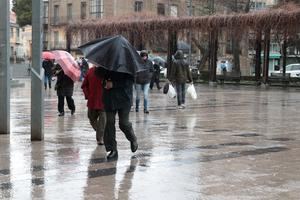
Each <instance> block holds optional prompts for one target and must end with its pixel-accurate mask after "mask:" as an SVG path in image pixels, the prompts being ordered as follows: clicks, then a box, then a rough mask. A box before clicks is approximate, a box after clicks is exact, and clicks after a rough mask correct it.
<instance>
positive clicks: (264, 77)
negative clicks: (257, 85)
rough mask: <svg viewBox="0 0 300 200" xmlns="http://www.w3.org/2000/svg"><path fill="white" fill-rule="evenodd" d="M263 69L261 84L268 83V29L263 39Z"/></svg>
mask: <svg viewBox="0 0 300 200" xmlns="http://www.w3.org/2000/svg"><path fill="white" fill-rule="evenodd" d="M264 41H265V42H264V68H263V83H264V84H266V83H268V77H269V57H270V29H269V30H266V31H265V39H264Z"/></svg>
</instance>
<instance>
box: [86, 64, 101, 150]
mask: <svg viewBox="0 0 300 200" xmlns="http://www.w3.org/2000/svg"><path fill="white" fill-rule="evenodd" d="M95 69H96V67H92V68H90V69H89V70H88V71H87V73H86V76H85V78H84V80H83V82H82V85H81V88H82V90H83V93H84V96H85V99H87V107H88V113H87V115H88V118H89V121H90V124H91V126H92V127H93V129H94V130H95V131H96V140H97V143H98V145H103V144H104V143H103V136H104V130H105V123H106V115H105V111H104V103H103V99H102V98H103V84H102V83H103V77H99V76H96V74H95Z"/></svg>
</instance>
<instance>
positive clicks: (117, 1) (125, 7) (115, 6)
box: [45, 0, 188, 50]
mask: <svg viewBox="0 0 300 200" xmlns="http://www.w3.org/2000/svg"><path fill="white" fill-rule="evenodd" d="M187 4H188V3H187V1H186V0H49V1H48V8H47V11H48V12H45V13H47V19H48V21H47V22H45V23H48V24H47V27H48V29H47V31H45V35H47V36H46V37H47V44H45V45H46V46H47V49H49V50H53V49H65V48H66V35H65V27H66V26H67V25H68V23H72V22H78V21H81V20H88V19H97V18H99V19H101V18H107V17H114V16H124V15H125V16H126V15H130V14H131V13H135V12H147V13H152V14H158V15H166V16H174V17H177V16H184V15H187V14H188V12H187Z"/></svg>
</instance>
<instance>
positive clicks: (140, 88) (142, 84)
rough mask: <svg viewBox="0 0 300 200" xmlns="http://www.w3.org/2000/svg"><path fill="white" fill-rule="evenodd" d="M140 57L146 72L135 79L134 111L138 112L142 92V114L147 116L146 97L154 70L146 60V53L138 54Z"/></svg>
mask: <svg viewBox="0 0 300 200" xmlns="http://www.w3.org/2000/svg"><path fill="white" fill-rule="evenodd" d="M140 56H141V57H142V59H143V60H144V62H145V65H146V67H147V70H145V71H142V72H140V73H138V74H137V77H136V84H135V91H136V99H135V111H136V112H139V105H140V96H141V93H142V92H143V96H144V113H146V114H149V109H148V106H149V105H148V104H149V102H148V101H149V100H148V96H149V88H150V82H151V79H152V74H153V71H154V68H153V64H152V62H151V61H150V60H148V53H147V52H146V51H142V52H141V53H140Z"/></svg>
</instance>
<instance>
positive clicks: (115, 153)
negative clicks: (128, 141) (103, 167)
mask: <svg viewBox="0 0 300 200" xmlns="http://www.w3.org/2000/svg"><path fill="white" fill-rule="evenodd" d="M106 158H107V160H112V159H117V158H118V151H117V150H112V151H110V152H109V154H108V155H107V156H106Z"/></svg>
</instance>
